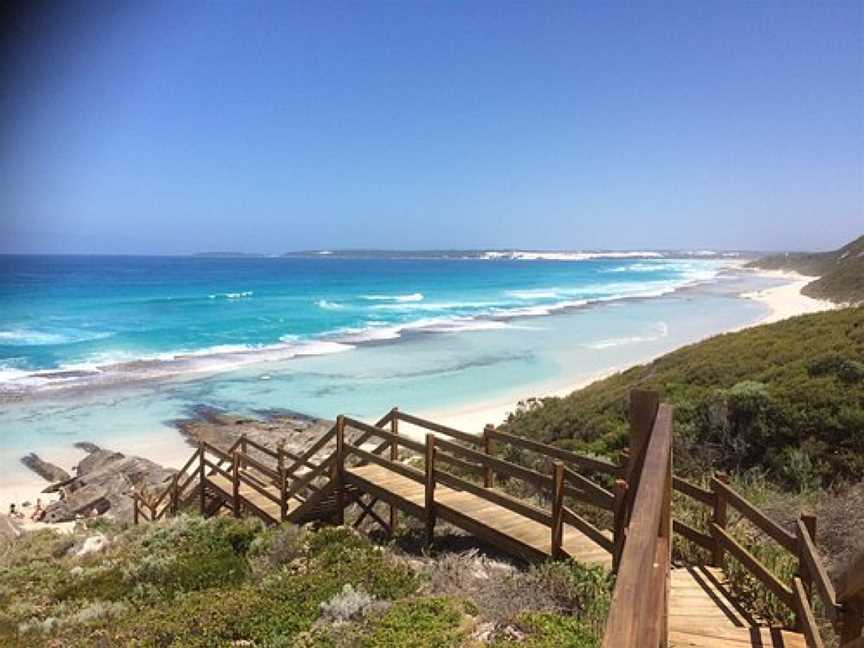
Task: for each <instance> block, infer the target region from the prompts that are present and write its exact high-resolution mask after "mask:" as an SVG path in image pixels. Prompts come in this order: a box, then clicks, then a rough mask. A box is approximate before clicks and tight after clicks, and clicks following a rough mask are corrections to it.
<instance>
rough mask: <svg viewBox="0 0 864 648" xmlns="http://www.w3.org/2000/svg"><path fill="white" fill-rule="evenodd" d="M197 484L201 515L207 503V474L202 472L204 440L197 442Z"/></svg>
mask: <svg viewBox="0 0 864 648" xmlns="http://www.w3.org/2000/svg"><path fill="white" fill-rule="evenodd" d="M198 484H199V490H200V491H201V492H200V493H199V495H200V497H199V503H200V505H201V515H204V509H205V508H206V505H207V488H206V484H207V475H206V474H205V473H204V442H203V441H200V442H199V443H198Z"/></svg>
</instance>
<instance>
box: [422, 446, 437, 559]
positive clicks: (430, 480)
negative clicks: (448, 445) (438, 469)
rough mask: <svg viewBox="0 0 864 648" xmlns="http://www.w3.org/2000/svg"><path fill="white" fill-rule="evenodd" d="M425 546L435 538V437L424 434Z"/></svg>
mask: <svg viewBox="0 0 864 648" xmlns="http://www.w3.org/2000/svg"><path fill="white" fill-rule="evenodd" d="M424 467H425V472H426V474H425V477H426V479H425V486H426V502H425V504H426V544H427V545H431V544H432V540H433V539H434V537H435V435H434V434H426V461H425V464H424Z"/></svg>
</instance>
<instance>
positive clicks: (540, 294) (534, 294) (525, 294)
mask: <svg viewBox="0 0 864 648" xmlns="http://www.w3.org/2000/svg"><path fill="white" fill-rule="evenodd" d="M506 294H507V295H508V296H510V297H514V298H516V299H524V300H533V299H555V298H556V297H558V292H557V291H556V290H554V289H551V288H538V289H534V290H508V291H507V293H506Z"/></svg>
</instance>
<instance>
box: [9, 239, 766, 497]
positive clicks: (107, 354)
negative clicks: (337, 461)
mask: <svg viewBox="0 0 864 648" xmlns="http://www.w3.org/2000/svg"><path fill="white" fill-rule="evenodd" d="M736 263H739V259H738V257H737V256H735V255H733V254H729V253H727V254H726V255H723V254H720V253H708V252H698V253H670V252H624V253H622V252H609V253H569V254H562V253H554V254H538V253H528V252H471V253H424V254H401V255H392V254H383V253H378V254H372V253H364V254H357V253H353V254H346V253H328V252H320V253H317V254H308V255H295V256H283V257H273V258H264V257H231V258H225V257H92V256H74V257H72V256H69V257H62V256H0V404H2V405H0V406H2V411H0V483H2V480H3V477H2V475H7V476H8V475H12V474H15V473H16V471H19V470H20V468H19V467H18V460H19V458H20V457H21V456H22V455H23V454H24V453H26V452H29V451H32V450H35V451H37V452H40V454H43V455H45V456H46V457H48V458H50V457H51V456H52V452H53V453H55V454H56V453H58V452H61V451H63V450H64V449H68V448H70V447H71V446H72V444H73V443H74V442H76V441H81V440H87V441H91V442H95V443H97V444H100V445H104V446H106V447H112V448H116V449H119V450H121V451H122V450H126V451H133V450H134V451H140V452H141V453H142V454H146V451H147V448H148V447H154V448H155V447H157V446H158V445H159V444H169V443H173V444H175V445H176V444H179V443H181V442H180V440H179V435H178V434H177V433H176V431H175V430H174V428H173V426H172V421H175V420H176V419H180V418H184V417H186V416H188V415H189V413H190V412H191V411H193V410H194V409H195V408H196V407H198V406H202V405H203V406H210V407H215V408H220V409H226V410H231V411H238V412H243V413H248V414H256V413H257V414H260V413H262V412H268V411H272V410H291V411H297V412H302V413H306V414H310V415H314V416H322V417H333V416H335V415H336V414H338V413H350V414H353V415H356V416H360V417H367V418H372V417H375V416H377V415H380V414H382V413H384V412H385V411H386V410H387V409H389V408H390V407H393V406H396V405H398V406H400V407H402V408H404V409H406V410H413V411H421V412H423V411H425V412H428V411H442V410H447V409H448V408H449V409H452V408H458V407H460V406H464V405H466V404H469V403H475V402H483V401H489V400H492V399H503V398H512V399H513V400H516V399H518V398H520V397H525V396H532V395H540V394H543V393H546V390H551V389H554V388H560V387H563V386H565V385H567V384H572V383H573V382H576V381H578V380H581V379H584V378H587V377H589V376H592V375H596V374H598V373H600V372H603V371H606V370H608V369H610V368H619V369H623V368H626V367H627V366H628V365H630V364H632V363H633V362H635V361H638V360H644V359H646V358H649V357H652V356H654V355H657V354H660V353H663V352H666V351H668V350H670V349H673V348H675V347H678V346H681V345H682V344H686V343H689V342H693V341H696V340H699V339H701V338H704V337H706V336H707V335H711V334H714V333H718V332H722V331H725V330H729V329H732V328H736V327H740V326H745V325H748V324H751V323H754V322H756V321H758V320H759V319H760V318H761V317H763V316H764V315H765V314H766V313H767V310H766V308H765V307H764V306H763V305H761V304H759V303H758V302H755V301H753V300H750V299H744V298H742V297H741V294H742V293H745V292H748V291H753V290H759V289H763V288H767V287H770V286H773V285H777V283H778V280H775V279H769V278H764V277H758V276H756V275H753V274H751V273H747V272H743V271H741V270H740V269H738V267H737V265H736ZM182 458H183V457H178V459H182ZM7 478H8V477H7Z"/></svg>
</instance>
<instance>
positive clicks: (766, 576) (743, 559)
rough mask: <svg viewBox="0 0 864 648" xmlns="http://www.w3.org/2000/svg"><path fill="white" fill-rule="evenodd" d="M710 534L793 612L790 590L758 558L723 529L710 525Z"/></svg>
mask: <svg viewBox="0 0 864 648" xmlns="http://www.w3.org/2000/svg"><path fill="white" fill-rule="evenodd" d="M711 533H712V534H713V535H714V537H715V538H717V539H718V540H719V541H720V542H721V543H722V544H723V546H724V547H725V548H726V549H727V550H728V551H729V553H730V554H732V555H733V556H734V557H735V558H736V559H737V560H738V562H740V563H741V564H742V565H744V567H746V568H747V571H749V572H750V573H751V574H752V575H753V576H755V577H756V578H757V579H759V580H760V581H761V582H762V584H763V585H765V586H766V587H767V588H768V589H769V590H771V593H772V594H774V595H775V596H777V598H779V599H780V600H781V601H782V602H783V603H784V604H785V605H786V606H787V607H788V608H790V609H791V610H793V611H795V600H794V597H793V595H792V590H791V589H790V588H789V587H788V586H787V585H785V584H784V583H783V582H782V581H781V580H780V579H779V578H777V577H776V576H775V575H774V574H773V573H771V570H769V569H768V568H767V567H766V566H765V565H763V564H762V563H761V562H760V561H759V559H758V558H756V557H755V556H754V555H753V554H751V553H750V552H749V551H747V550H746V549H745V548H744V547H742V546H741V545H740V544H738V542H737V541H736V540H735V539H734V538H733V537H732V536H730V535H729V534H728V533H727V532H726V530H725V529H723V528H722V527H720V526H719V525H717V524H713V523H712V524H711Z"/></svg>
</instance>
